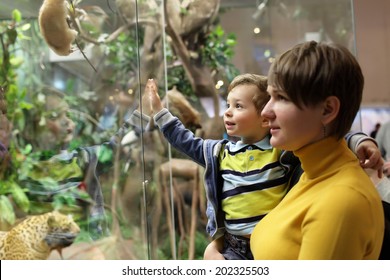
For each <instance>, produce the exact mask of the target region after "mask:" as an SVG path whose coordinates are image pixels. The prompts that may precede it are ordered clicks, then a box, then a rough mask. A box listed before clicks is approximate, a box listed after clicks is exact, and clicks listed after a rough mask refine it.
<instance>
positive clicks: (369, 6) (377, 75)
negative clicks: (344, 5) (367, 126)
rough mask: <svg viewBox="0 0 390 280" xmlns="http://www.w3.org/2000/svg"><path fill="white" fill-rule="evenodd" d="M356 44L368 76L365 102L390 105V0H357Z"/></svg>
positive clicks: (364, 70) (373, 104)
mask: <svg viewBox="0 0 390 280" xmlns="http://www.w3.org/2000/svg"><path fill="white" fill-rule="evenodd" d="M354 8H355V30H356V45H357V55H358V59H359V62H360V64H361V66H362V68H363V73H364V76H365V82H366V83H365V90H364V96H363V105H365V106H387V107H390V17H389V14H390V1H389V0H371V1H367V0H354Z"/></svg>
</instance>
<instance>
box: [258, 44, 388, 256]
mask: <svg viewBox="0 0 390 280" xmlns="http://www.w3.org/2000/svg"><path fill="white" fill-rule="evenodd" d="M363 84H364V78H363V75H362V72H361V69H360V66H359V64H358V62H357V61H356V59H355V58H354V56H353V55H352V54H351V53H350V52H349V51H348V50H347V49H346V48H344V47H342V46H338V45H334V44H326V43H316V42H314V41H312V42H306V43H303V44H299V45H297V46H295V47H293V48H292V49H290V50H288V51H287V52H285V53H284V54H282V55H281V56H280V57H278V58H277V59H276V60H275V62H274V63H273V64H272V66H271V68H270V71H269V75H268V93H269V94H270V101H269V102H268V103H267V105H266V106H265V108H264V109H263V111H262V115H263V116H264V117H265V118H266V119H268V125H269V127H270V132H271V135H272V136H271V140H270V143H271V145H272V146H274V147H275V148H279V149H284V150H288V151H293V152H294V154H295V155H296V156H297V157H298V158H299V159H300V161H301V163H302V168H303V170H304V173H303V174H302V176H301V178H300V180H299V182H298V183H297V184H296V185H295V186H294V187H293V188H292V189H291V190H290V192H289V193H288V194H287V195H286V197H285V198H284V199H283V200H282V202H281V203H280V204H279V205H278V206H277V207H276V208H275V209H273V210H272V211H271V212H270V213H269V214H268V215H267V216H266V217H265V218H263V220H261V221H260V222H259V224H258V225H257V226H256V227H255V229H254V231H253V233H252V236H251V250H252V252H253V255H254V258H255V259H323V260H325V259H377V258H378V256H379V253H380V250H381V245H382V240H383V232H384V217H383V209H382V204H381V199H380V197H379V195H378V193H377V191H376V189H375V187H374V185H373V183H372V182H371V180H370V178H369V177H368V176H367V174H366V173H365V172H364V171H363V169H362V168H361V167H360V165H359V161H358V159H357V158H356V156H355V155H354V154H353V153H352V152H351V151H350V150H349V149H348V147H347V145H346V142H345V140H344V135H345V134H346V133H347V132H348V131H349V129H350V127H351V125H352V122H353V120H354V118H355V116H356V113H357V112H358V110H359V106H360V102H361V99H362V92H363Z"/></svg>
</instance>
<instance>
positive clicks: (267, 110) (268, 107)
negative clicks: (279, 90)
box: [261, 100, 273, 119]
mask: <svg viewBox="0 0 390 280" xmlns="http://www.w3.org/2000/svg"><path fill="white" fill-rule="evenodd" d="M272 106H273V104H272V101H271V100H270V101H268V102H267V104H265V106H264V108H263V110H262V111H261V116H262V117H264V118H267V119H270V118H272V117H273V113H272V112H273V111H272Z"/></svg>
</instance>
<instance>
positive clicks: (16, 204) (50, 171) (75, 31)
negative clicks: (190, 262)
mask: <svg viewBox="0 0 390 280" xmlns="http://www.w3.org/2000/svg"><path fill="white" fill-rule="evenodd" d="M0 10H1V21H0V42H1V45H0V54H1V58H0V61H1V67H0V90H1V93H0V97H1V98H0V99H1V100H0V108H1V112H2V113H1V114H0V116H1V119H0V120H1V122H0V125H1V126H0V142H1V150H0V155H1V156H2V160H1V162H0V163H1V164H0V230H1V231H3V232H6V233H4V234H6V235H7V234H8V235H13V236H12V237H13V238H9V239H5V238H3V239H2V240H3V241H2V242H4V243H5V242H17V243H18V245H17V246H16V245H12V246H11V245H10V244H8V245H10V246H8V247H4V248H13V249H7V250H8V251H6V250H3V252H1V253H0V256H1V257H2V258H4V259H9V258H19V259H76V260H77V259H78V260H95V259H110V260H117V259H129V260H134V259H159V260H165V259H202V258H203V253H204V250H205V248H206V246H207V244H209V243H210V241H211V240H212V239H211V237H209V236H208V234H207V233H206V230H205V228H206V223H207V217H206V194H205V190H204V186H203V177H204V168H203V167H202V166H200V165H198V164H197V163H195V162H194V161H192V160H191V159H189V158H188V157H187V156H186V155H184V154H182V153H180V152H178V151H177V150H175V149H174V148H172V147H171V146H170V145H169V143H168V142H167V141H166V140H165V138H164V137H163V135H162V134H161V133H160V131H159V129H158V128H157V127H156V125H155V124H154V123H153V120H151V119H150V118H148V117H138V118H133V117H134V114H137V113H141V114H143V113H146V112H149V111H150V110H149V109H150V108H148V104H147V101H145V100H144V99H143V98H142V97H143V92H144V89H145V85H146V82H147V81H148V79H151V78H152V79H154V80H155V81H156V82H157V85H158V92H159V94H160V96H161V99H162V102H163V104H164V106H165V107H167V108H169V110H170V111H171V112H172V113H173V114H174V115H175V116H177V117H178V118H179V119H180V120H181V121H182V122H183V124H184V125H185V126H186V127H187V128H188V129H190V130H192V131H193V133H195V134H196V135H198V136H201V137H202V138H206V139H222V138H224V137H226V135H225V131H224V124H223V121H222V114H223V112H224V110H225V107H226V103H225V99H226V96H227V87H228V85H229V83H230V81H232V79H233V78H234V77H235V76H236V75H238V74H239V73H245V72H250V73H256V74H261V75H267V72H268V69H269V66H270V63H272V61H273V59H274V57H275V56H276V55H278V54H280V53H281V52H283V51H284V50H286V49H288V48H289V47H291V46H293V45H295V44H296V43H298V42H303V41H308V40H315V41H329V42H336V43H339V44H342V45H344V46H346V47H347V48H348V49H349V50H351V51H352V52H353V53H356V40H355V30H354V7H353V1H351V0H331V1H321V0H295V1H289V0H286V1H285V0H188V1H187V0H166V1H160V0H73V1H71V0H44V1H43V0H16V1H10V0H7V1H2V3H1V4H0ZM370 110H374V113H375V114H376V115H375V116H377V117H378V116H382V117H381V118H382V120H384V119H385V118H390V117H389V107H388V106H387V107H384V108H381V107H375V108H374V109H372V108H371V109H370ZM370 112H372V111H370ZM378 114H379V115H378ZM381 114H382V115H381ZM144 115H147V114H144ZM138 116H140V115H138ZM375 121H376V119H375V120H373V121H372V124H371V123H370V125H374V122H375ZM361 122H362V121H361V119H360V117H359V118H358V119H357V121H356V123H357V124H356V126H357V128H358V129H361V128H362V124H361ZM30 216H33V217H32V218H30ZM2 236H4V235H2ZM18 238H19V239H18ZM4 240H5V241H4ZM12 240H14V241H12ZM16 240H19V241H16ZM31 244H33V245H31ZM15 248H16V249H15ZM34 248H35V249H34ZM36 248H39V250H38V249H36ZM13 250H14V251H13Z"/></svg>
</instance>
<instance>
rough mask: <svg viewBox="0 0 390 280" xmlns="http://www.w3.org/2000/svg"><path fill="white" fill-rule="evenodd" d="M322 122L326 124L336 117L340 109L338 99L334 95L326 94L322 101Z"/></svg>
mask: <svg viewBox="0 0 390 280" xmlns="http://www.w3.org/2000/svg"><path fill="white" fill-rule="evenodd" d="M323 104H324V105H323V106H324V108H323V113H322V123H323V124H324V125H327V124H329V123H331V122H332V121H333V120H334V119H336V117H337V115H338V114H339V111H340V100H339V99H338V98H337V97H336V96H333V95H332V96H328V97H327V98H326V99H325V101H324V103H323Z"/></svg>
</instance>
